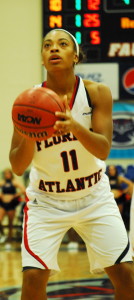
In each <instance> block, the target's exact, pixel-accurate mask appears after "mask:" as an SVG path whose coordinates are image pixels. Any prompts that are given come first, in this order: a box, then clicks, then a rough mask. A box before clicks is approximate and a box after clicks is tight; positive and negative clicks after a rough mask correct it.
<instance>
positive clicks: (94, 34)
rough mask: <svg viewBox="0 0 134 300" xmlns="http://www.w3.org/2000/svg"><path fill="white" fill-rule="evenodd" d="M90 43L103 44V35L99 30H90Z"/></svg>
mask: <svg viewBox="0 0 134 300" xmlns="http://www.w3.org/2000/svg"><path fill="white" fill-rule="evenodd" d="M90 39H91V41H90V43H91V44H92V45H100V44H101V37H100V32H99V31H97V30H93V31H90Z"/></svg>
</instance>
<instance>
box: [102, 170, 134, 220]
mask: <svg viewBox="0 0 134 300" xmlns="http://www.w3.org/2000/svg"><path fill="white" fill-rule="evenodd" d="M107 175H108V178H109V183H110V187H111V192H112V193H113V194H114V198H115V201H116V203H117V205H118V207H119V210H120V213H121V215H122V214H123V208H124V204H125V201H126V194H128V195H129V196H130V198H131V197H132V191H133V183H132V181H131V180H129V179H128V178H126V177H124V176H122V175H119V174H118V170H117V168H116V166H113V165H110V166H108V169H107ZM122 184H125V188H123V186H122Z"/></svg>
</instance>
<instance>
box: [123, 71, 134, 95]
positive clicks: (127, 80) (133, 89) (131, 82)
mask: <svg viewBox="0 0 134 300" xmlns="http://www.w3.org/2000/svg"><path fill="white" fill-rule="evenodd" d="M122 83H123V87H124V89H125V90H126V91H127V92H128V93H130V94H132V95H134V68H130V69H128V70H127V71H126V72H125V74H124V76H123V78H122Z"/></svg>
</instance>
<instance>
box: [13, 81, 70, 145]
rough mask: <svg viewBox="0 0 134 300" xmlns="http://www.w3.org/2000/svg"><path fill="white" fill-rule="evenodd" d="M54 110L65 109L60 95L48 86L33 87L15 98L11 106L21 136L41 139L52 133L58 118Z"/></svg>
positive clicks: (61, 110)
mask: <svg viewBox="0 0 134 300" xmlns="http://www.w3.org/2000/svg"><path fill="white" fill-rule="evenodd" d="M56 111H60V112H63V111H65V108H64V104H63V102H62V100H61V99H60V97H59V96H58V95H57V94H56V93H55V92H53V91H52V90H50V89H48V88H45V87H34V88H30V89H28V90H26V91H24V92H22V93H21V94H20V95H19V96H18V97H17V98H16V100H15V101H14V104H13V107H12V120H13V123H14V126H15V128H16V130H17V131H18V132H19V133H20V134H21V135H22V136H24V137H25V138H28V139H32V140H36V141H41V140H45V139H48V138H49V137H51V136H52V135H53V133H54V129H53V126H54V124H55V121H56V120H58V118H57V117H56V116H55V112H56Z"/></svg>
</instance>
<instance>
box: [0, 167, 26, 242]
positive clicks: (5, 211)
mask: <svg viewBox="0 0 134 300" xmlns="http://www.w3.org/2000/svg"><path fill="white" fill-rule="evenodd" d="M24 194H25V187H24V186H23V185H22V184H21V183H20V182H18V180H16V179H15V178H14V175H13V172H12V170H10V169H5V170H4V171H3V179H2V180H1V181H0V231H1V237H0V243H4V242H5V241H6V240H7V242H9V243H10V242H11V241H12V230H13V221H14V217H15V211H16V207H17V205H18V204H19V201H20V199H21V196H22V195H23V196H24ZM5 215H7V216H8V220H9V232H8V237H6V236H5V235H4V231H3V226H2V224H1V223H2V220H3V219H4V217H5Z"/></svg>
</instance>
